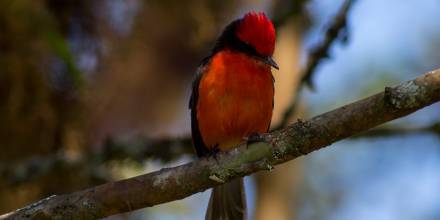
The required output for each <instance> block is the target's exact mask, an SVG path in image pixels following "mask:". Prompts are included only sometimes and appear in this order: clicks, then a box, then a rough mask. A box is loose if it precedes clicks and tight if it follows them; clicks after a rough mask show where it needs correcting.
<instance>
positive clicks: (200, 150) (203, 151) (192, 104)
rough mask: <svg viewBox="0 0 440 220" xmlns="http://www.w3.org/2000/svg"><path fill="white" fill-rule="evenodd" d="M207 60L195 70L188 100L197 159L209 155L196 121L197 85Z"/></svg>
mask: <svg viewBox="0 0 440 220" xmlns="http://www.w3.org/2000/svg"><path fill="white" fill-rule="evenodd" d="M209 60H210V57H207V58H205V59H204V60H203V61H202V64H201V65H200V66H199V68H198V69H197V74H196V78H195V80H194V82H193V85H192V93H191V98H190V100H189V109H190V110H191V134H192V141H193V145H194V148H195V150H196V153H197V156H198V157H203V156H205V155H207V154H208V153H209V149H208V148H207V147H206V144H205V143H204V142H203V139H202V135H201V134H200V130H199V123H198V121H197V101H198V98H199V84H200V80H201V78H202V76H203V73H204V72H205V70H206V66H207V63H208V61H209Z"/></svg>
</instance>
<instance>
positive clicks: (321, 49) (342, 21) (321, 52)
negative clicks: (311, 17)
mask: <svg viewBox="0 0 440 220" xmlns="http://www.w3.org/2000/svg"><path fill="white" fill-rule="evenodd" d="M352 5H353V0H347V1H345V2H344V4H343V5H342V7H341V9H340V10H339V12H338V13H337V14H336V16H335V17H334V18H333V21H332V23H331V24H330V26H329V28H328V29H327V32H326V33H325V35H324V40H323V41H322V42H321V43H320V44H319V45H318V46H317V47H316V48H314V49H313V50H312V51H311V53H310V54H309V56H308V59H307V64H306V66H305V67H304V70H303V74H302V78H301V80H300V82H299V83H300V85H298V86H297V87H296V91H295V93H294V97H293V98H292V100H291V103H290V104H289V106H288V107H287V108H286V110H285V111H284V114H283V117H282V118H281V122H280V123H279V124H278V125H277V126H275V130H277V129H280V128H283V127H285V126H286V125H287V123H288V122H289V119H290V117H291V116H292V115H293V114H294V113H295V111H296V108H297V105H298V102H299V97H300V92H301V89H302V87H303V85H307V86H308V87H309V88H310V89H312V90H314V85H313V83H312V76H313V74H314V73H315V72H316V68H317V66H318V65H319V63H320V62H321V61H322V60H323V59H325V58H327V57H328V56H329V54H328V53H329V50H330V47H331V46H332V44H333V43H334V42H335V41H336V39H337V38H338V36H340V35H341V33H345V37H346V34H347V14H348V12H349V9H350V8H351V6H352Z"/></svg>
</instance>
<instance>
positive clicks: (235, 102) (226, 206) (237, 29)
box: [189, 11, 279, 220]
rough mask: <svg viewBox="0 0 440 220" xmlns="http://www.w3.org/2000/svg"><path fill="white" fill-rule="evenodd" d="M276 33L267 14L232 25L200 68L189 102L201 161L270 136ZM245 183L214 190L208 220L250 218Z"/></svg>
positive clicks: (240, 181)
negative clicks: (252, 140) (247, 210)
mask: <svg viewBox="0 0 440 220" xmlns="http://www.w3.org/2000/svg"><path fill="white" fill-rule="evenodd" d="M274 49H275V27H274V25H273V23H272V21H271V20H270V19H269V18H268V17H267V16H266V15H265V13H264V12H254V11H251V12H248V13H246V14H244V15H243V16H242V17H241V18H238V19H236V20H234V21H232V22H231V23H230V24H229V25H227V26H226V27H225V29H224V30H223V32H222V33H221V34H220V36H219V37H218V39H217V41H216V43H215V45H214V47H213V49H212V50H211V52H210V54H209V56H207V57H206V58H204V59H203V60H202V62H201V64H200V65H199V67H198V68H197V72H196V76H195V80H194V82H193V85H192V93H191V97H190V101H189V109H190V111H191V133H192V141H193V146H194V148H195V152H196V154H197V156H198V157H209V156H212V155H214V156H215V155H216V154H217V153H219V152H226V151H229V150H231V149H233V148H234V147H236V146H237V145H238V144H239V143H241V142H242V141H243V140H244V139H245V138H246V137H251V136H254V137H255V135H257V136H258V135H260V134H263V133H266V132H268V130H269V128H270V123H271V120H272V111H273V106H274V92H275V91H274V90H275V89H274V77H273V75H272V68H275V69H279V67H278V65H277V63H276V62H275V61H274V59H273V57H272V56H273V53H274ZM246 215H247V213H246V200H245V194H244V185H243V179H242V178H238V179H234V180H232V181H230V182H228V183H226V184H224V185H221V186H217V187H214V188H213V190H212V193H211V197H210V200H209V203H208V208H207V211H206V214H205V219H207V220H213V219H216V220H239V219H245V218H246Z"/></svg>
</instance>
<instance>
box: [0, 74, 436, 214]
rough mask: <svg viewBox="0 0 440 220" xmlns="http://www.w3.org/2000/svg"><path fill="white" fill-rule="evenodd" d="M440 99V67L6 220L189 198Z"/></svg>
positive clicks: (21, 211)
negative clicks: (251, 138)
mask: <svg viewBox="0 0 440 220" xmlns="http://www.w3.org/2000/svg"><path fill="white" fill-rule="evenodd" d="M438 101H440V69H438V70H435V71H432V72H430V73H427V74H425V75H423V76H420V77H418V78H416V79H415V80H412V81H408V82H405V83H402V84H400V85H398V86H396V87H393V88H391V87H387V88H385V91H384V92H381V93H378V94H376V95H373V96H370V97H368V98H365V99H363V100H360V101H357V102H354V103H351V104H348V105H345V106H342V107H340V108H338V109H335V110H333V111H330V112H327V113H324V114H322V115H318V116H316V117H314V118H312V119H310V120H307V121H302V120H299V121H298V122H296V123H294V124H292V125H290V126H288V127H287V128H285V129H282V130H278V131H273V132H271V133H269V134H267V135H266V136H265V139H266V141H265V142H258V143H253V144H250V145H249V146H245V144H242V145H240V146H239V147H238V148H237V149H235V150H232V151H230V152H228V153H225V154H220V155H218V156H217V158H216V159H213V158H203V159H200V160H196V161H194V162H192V163H187V164H184V165H181V166H177V167H173V168H165V169H162V170H160V171H156V172H152V173H148V174H145V175H141V176H137V177H133V178H129V179H125V180H121V181H117V182H110V183H107V184H103V185H100V186H97V187H93V188H89V189H86V190H83V191H80V192H75V193H72V194H66V195H60V196H52V197H49V198H46V199H44V200H41V201H39V202H37V203H35V204H32V205H30V206H28V207H25V208H22V209H19V210H17V211H14V212H11V213H8V214H5V215H3V216H0V219H97V218H102V217H106V216H110V215H114V214H117V213H123V212H128V211H132V210H135V209H139V208H143V207H150V206H154V205H157V204H161V203H165V202H170V201H174V200H178V199H183V198H185V197H187V196H190V195H192V194H194V193H197V192H201V191H204V190H206V189H208V188H210V187H213V186H216V185H220V184H223V183H225V182H228V181H230V180H231V179H234V178H237V177H242V176H246V175H250V174H252V173H255V172H257V171H260V170H271V169H272V168H273V166H274V165H277V164H281V163H284V162H287V161H289V160H292V159H294V158H297V157H299V156H302V155H305V154H308V153H310V152H312V151H315V150H318V149H320V148H323V147H326V146H328V145H330V144H332V143H334V142H336V141H339V140H341V139H344V138H347V137H350V136H352V135H355V134H357V133H359V132H362V131H365V130H367V129H370V128H372V127H375V126H377V125H379V124H383V123H385V122H387V121H391V120H393V119H396V118H400V117H403V116H405V115H408V114H410V113H412V112H415V111H417V110H418V109H421V108H423V107H426V106H428V105H431V104H433V103H435V102H438Z"/></svg>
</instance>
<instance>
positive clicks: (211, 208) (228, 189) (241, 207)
mask: <svg viewBox="0 0 440 220" xmlns="http://www.w3.org/2000/svg"><path fill="white" fill-rule="evenodd" d="M244 219H246V197H245V192H244V185H243V178H239V179H235V180H233V181H231V182H228V183H226V184H224V185H221V186H217V187H215V188H214V189H213V190H212V193H211V198H210V199H209V204H208V209H207V211H206V216H205V220H244Z"/></svg>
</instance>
